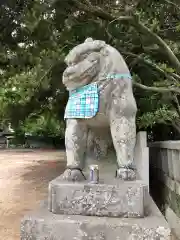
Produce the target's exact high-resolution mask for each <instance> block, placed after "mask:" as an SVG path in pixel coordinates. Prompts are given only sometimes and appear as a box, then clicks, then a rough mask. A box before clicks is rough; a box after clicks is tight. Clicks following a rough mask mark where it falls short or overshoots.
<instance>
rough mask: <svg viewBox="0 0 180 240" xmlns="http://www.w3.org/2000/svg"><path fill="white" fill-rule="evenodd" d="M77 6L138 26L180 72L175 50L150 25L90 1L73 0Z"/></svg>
mask: <svg viewBox="0 0 180 240" xmlns="http://www.w3.org/2000/svg"><path fill="white" fill-rule="evenodd" d="M73 1H74V3H75V4H77V6H78V7H79V8H80V9H81V10H83V11H86V12H90V13H92V14H93V15H94V16H97V17H99V18H101V19H104V20H107V21H111V22H110V23H109V24H112V23H113V22H115V21H121V22H124V23H129V24H131V25H132V26H134V27H135V28H136V30H137V31H139V32H140V33H143V34H144V35H146V36H148V37H149V38H151V39H152V40H153V41H154V43H156V44H157V45H158V46H159V47H160V48H161V49H162V50H163V51H164V53H165V54H166V56H167V58H168V59H169V62H170V63H171V64H172V66H173V67H174V68H175V69H176V71H177V72H178V73H180V62H179V60H178V58H177V57H176V56H175V54H174V53H173V51H172V50H171V49H170V47H169V46H168V45H167V44H166V43H165V41H164V40H163V39H162V38H161V37H159V36H158V35H157V34H155V33H154V32H152V31H151V30H150V29H149V28H148V27H146V26H145V25H143V24H142V23H141V22H140V21H139V20H138V19H137V18H135V17H131V16H120V17H118V18H117V17H115V16H113V15H111V14H109V13H107V12H105V11H104V10H103V9H102V8H100V7H97V6H93V5H92V4H90V3H89V1H87V0H86V3H87V4H83V3H81V2H80V1H78V0H73Z"/></svg>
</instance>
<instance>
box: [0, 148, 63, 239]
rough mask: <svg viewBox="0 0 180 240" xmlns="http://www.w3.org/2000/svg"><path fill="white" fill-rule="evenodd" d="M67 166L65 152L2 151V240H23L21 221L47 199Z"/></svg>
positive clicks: (0, 203) (0, 226)
mask: <svg viewBox="0 0 180 240" xmlns="http://www.w3.org/2000/svg"><path fill="white" fill-rule="evenodd" d="M64 167H65V153H64V151H42V150H41V151H38V150H35V151H25V152H23V151H19V150H18V152H15V151H11V150H10V151H3V150H1V151H0V190H1V194H0V219H1V221H0V239H1V240H19V239H20V221H21V218H22V217H23V216H24V214H25V213H26V211H29V210H34V209H36V208H37V207H38V205H39V202H40V201H41V200H44V199H45V198H47V189H48V182H49V181H50V180H52V179H53V178H55V177H56V176H58V175H60V174H61V173H62V171H63V170H64Z"/></svg>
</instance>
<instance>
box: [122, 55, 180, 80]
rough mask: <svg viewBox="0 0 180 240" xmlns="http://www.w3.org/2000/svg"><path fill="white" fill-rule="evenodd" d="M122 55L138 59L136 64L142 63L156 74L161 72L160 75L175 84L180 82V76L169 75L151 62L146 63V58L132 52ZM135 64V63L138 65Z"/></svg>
mask: <svg viewBox="0 0 180 240" xmlns="http://www.w3.org/2000/svg"><path fill="white" fill-rule="evenodd" d="M121 53H122V54H124V55H126V56H132V57H135V58H136V62H138V61H139V62H142V63H143V64H145V65H148V66H150V67H151V68H152V69H154V70H155V71H156V72H159V73H160V74H162V75H164V77H166V78H167V79H169V80H171V81H173V82H175V83H179V82H178V81H179V80H180V76H179V75H177V74H174V73H167V72H165V71H164V70H163V69H161V68H160V67H158V66H157V65H155V64H153V63H150V62H149V61H146V60H145V59H144V58H142V57H141V55H139V56H138V55H136V54H134V53H131V52H123V51H121ZM136 62H135V63H136Z"/></svg>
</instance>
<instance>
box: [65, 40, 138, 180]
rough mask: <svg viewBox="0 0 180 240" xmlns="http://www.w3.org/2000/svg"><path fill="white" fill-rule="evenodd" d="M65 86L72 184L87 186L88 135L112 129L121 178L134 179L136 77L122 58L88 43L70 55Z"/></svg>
mask: <svg viewBox="0 0 180 240" xmlns="http://www.w3.org/2000/svg"><path fill="white" fill-rule="evenodd" d="M65 62H66V64H67V68H66V69H65V71H64V73H63V84H64V85H65V86H66V88H67V90H68V91H69V100H68V103H67V106H66V110H65V119H66V123H67V126H66V132H65V145H66V154H67V168H66V170H65V172H64V173H63V174H62V177H63V179H65V180H68V181H82V180H84V178H85V176H84V174H83V166H84V159H85V157H84V154H85V152H86V147H87V140H88V131H89V129H90V130H91V131H94V132H95V133H99V134H100V135H101V134H102V136H103V134H104V133H105V132H106V131H107V129H110V132H111V137H112V142H113V145H114V148H115V151H116V157H117V166H118V169H117V171H116V177H117V178H120V179H122V180H134V179H135V178H136V170H135V166H134V160H133V157H134V156H133V155H134V147H135V142H136V123H135V119H136V112H137V106H136V101H135V98H134V95H133V91H132V78H131V75H130V72H129V69H128V67H127V65H126V63H125V61H124V59H123V57H122V56H121V54H120V53H119V52H118V51H117V50H116V49H115V48H113V47H111V46H110V45H108V44H106V43H105V42H104V41H100V40H93V39H92V38H87V39H86V40H85V42H84V43H82V44H80V45H78V46H76V47H74V48H73V49H72V50H71V51H70V52H69V54H68V55H67V56H66V59H65Z"/></svg>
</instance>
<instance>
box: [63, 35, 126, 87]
mask: <svg viewBox="0 0 180 240" xmlns="http://www.w3.org/2000/svg"><path fill="white" fill-rule="evenodd" d="M65 62H66V64H67V68H66V69H65V71H64V73H63V83H64V85H65V86H66V88H67V90H69V91H71V90H74V89H76V88H79V87H81V86H84V85H87V84H89V83H91V82H94V81H98V80H99V77H100V76H101V78H104V79H105V78H106V76H107V75H108V74H109V73H112V74H114V73H116V72H121V71H122V72H123V73H125V72H126V73H127V72H129V70H128V68H127V66H126V64H125V62H124V60H123V58H122V57H121V55H120V53H119V52H118V51H117V50H116V49H114V48H113V47H111V46H109V45H107V44H106V43H105V42H104V41H100V40H93V39H92V38H87V39H86V40H85V42H84V43H82V44H80V45H78V46H76V47H74V48H73V49H72V50H71V51H70V52H69V54H68V55H67V56H66V58H65ZM123 69H124V70H125V72H124V70H123Z"/></svg>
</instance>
